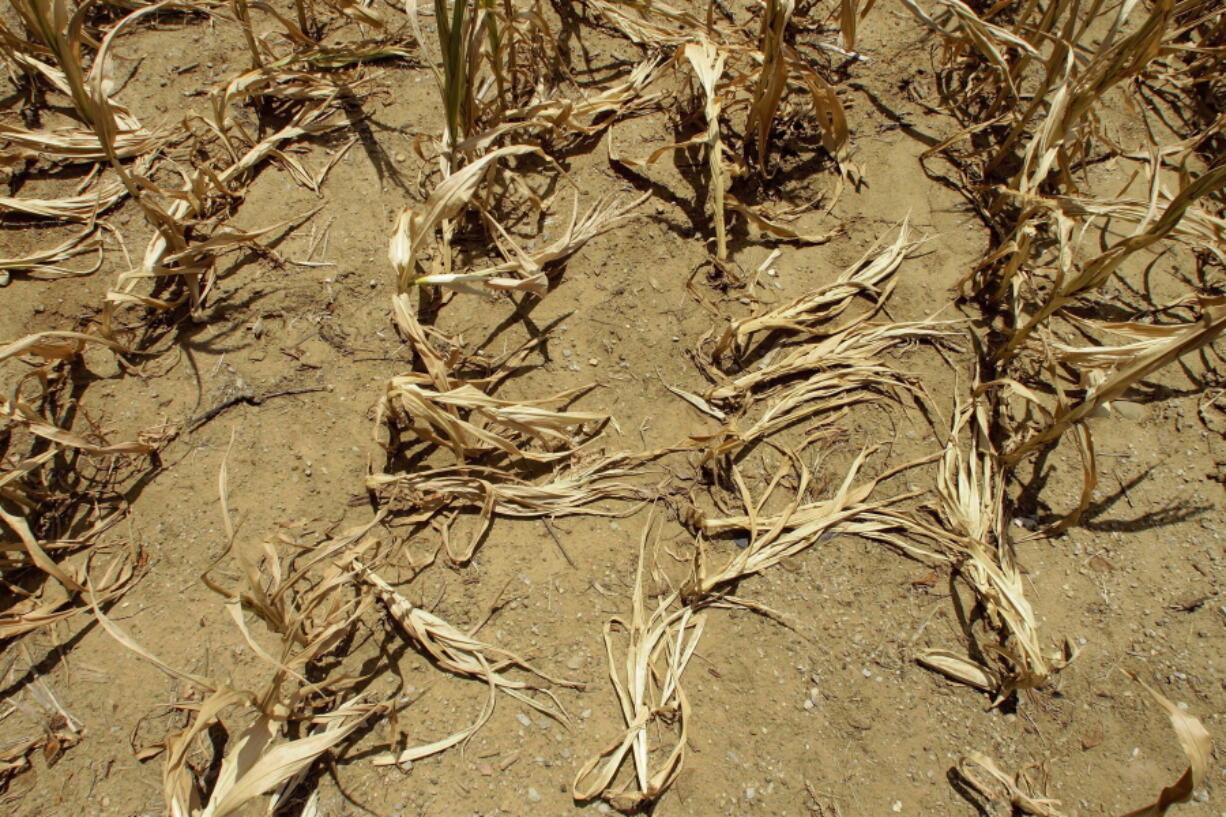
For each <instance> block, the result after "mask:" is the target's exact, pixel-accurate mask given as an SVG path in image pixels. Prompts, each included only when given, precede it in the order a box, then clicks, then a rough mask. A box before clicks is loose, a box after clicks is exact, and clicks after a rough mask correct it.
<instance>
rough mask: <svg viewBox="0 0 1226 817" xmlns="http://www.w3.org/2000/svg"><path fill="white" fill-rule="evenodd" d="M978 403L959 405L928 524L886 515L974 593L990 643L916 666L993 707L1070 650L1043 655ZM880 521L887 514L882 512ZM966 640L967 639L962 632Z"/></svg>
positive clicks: (932, 656) (1038, 682)
mask: <svg viewBox="0 0 1226 817" xmlns="http://www.w3.org/2000/svg"><path fill="white" fill-rule="evenodd" d="M988 422H989V420H988V413H987V407H986V405H985V404H984V402H983V401H982V400H976V401H975V402H974V403H972V404H966V405H959V406H958V407H957V409H956V410H955V414H954V419H953V425H952V428H951V431H950V438H949V441H948V442H947V443H946V446H945V452H944V455H943V456H942V458H941V461H940V466H939V469H938V475H937V480H938V481H937V497H938V500H939V501H938V502H937V504H936V505H935V506H934V507H932V508H930V511H931V515H932V521H929V520H925V519H922V518H918V517H913V516H909V515H893V518H895V519H896V520H897V521H898V522H899V523H900V524H901V526H902V527H904V528H905V529H907V530H908V531H910V532H911V533H912V534H913V535H914V536H917V537H919V538H921V539H923V540H927V541H931V542H933V543H934V544H935V546H936V548H937V550H938V551H939V552H943V553H945V554H946V555H947V556H948V558H949V559H950V561H951V563H952V565H953V568H954V570H955V571H957V573H958V574H959V575H960V576H961V577H962V578H963V579H965V580H966V582H967V584H969V585H970V587H971V589H972V590H973V592H974V593H975V598H976V600H977V602H978V604H979V606H980V607H981V608H982V610H983V616H984V619H985V621H986V623H987V624H988V626H989V628H990V629H991V631H992V632H993V633H994V635H995V637H996V639H997V643H995V644H990V645H987V646H986V647H984V648H983V649H981V650H977V651H978V652H980V653H982V654H983V655H987V656H991V657H993V658H995V659H996V660H995V662H993V663H991V664H986V663H982V662H980V661H978V660H975V659H974V658H971V657H965V656H961V655H958V654H956V653H953V652H950V651H948V650H926V651H925V652H924V653H923V654H922V655H921V656H920V658H919V661H920V663H921V664H923V665H925V666H927V667H930V668H932V669H934V670H937V671H938V672H941V673H944V674H945V675H948V676H950V677H951V678H954V679H955V680H958V681H961V682H963V683H966V684H969V685H971V686H974V687H977V688H979V689H982V690H984V691H987V692H992V693H994V694H995V695H996V703H1000V702H1001V701H1003V700H1004V699H1005V698H1007V697H1008V696H1009V695H1011V694H1013V692H1015V691H1016V690H1018V689H1030V688H1035V687H1041V686H1043V685H1044V684H1046V683H1047V681H1048V679H1049V678H1050V677H1051V675H1052V673H1053V672H1055V671H1057V670H1059V669H1061V668H1062V667H1063V666H1064V665H1065V664H1066V663H1067V662H1068V660H1070V659H1071V654H1072V651H1071V648H1070V647H1068V646H1067V645H1066V649H1065V651H1064V653H1063V654H1056V655H1048V654H1046V653H1044V652H1043V650H1042V647H1041V646H1040V643H1039V634H1038V622H1037V620H1036V618H1035V615H1034V611H1033V609H1032V608H1031V606H1030V602H1029V601H1028V600H1027V599H1026V593H1025V588H1024V586H1023V582H1022V572H1021V570H1020V568H1019V567H1018V565H1017V562H1016V557H1015V554H1014V550H1013V544H1012V542H1011V541H1010V539H1009V526H1008V523H1007V520H1006V518H1005V504H1004V502H1005V499H1004V490H1005V474H1004V472H1003V471H1002V469H1001V462H1000V459H999V457H998V456H997V454H996V452H995V450H994V449H993V448H992V444H991V441H990V439H989V437H988V433H989V431H988V429H989V425H988ZM887 516H891V515H889V514H887ZM966 635H967V637H968V638H973V636H972V634H971V633H970V632H968V633H967V634H966Z"/></svg>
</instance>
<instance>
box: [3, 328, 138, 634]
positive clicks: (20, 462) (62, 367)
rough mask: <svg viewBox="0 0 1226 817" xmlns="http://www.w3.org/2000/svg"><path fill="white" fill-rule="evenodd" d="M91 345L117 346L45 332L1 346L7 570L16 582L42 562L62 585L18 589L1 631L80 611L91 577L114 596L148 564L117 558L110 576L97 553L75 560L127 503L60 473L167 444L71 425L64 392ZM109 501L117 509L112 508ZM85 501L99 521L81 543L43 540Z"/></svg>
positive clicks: (134, 556)
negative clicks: (116, 438) (81, 489)
mask: <svg viewBox="0 0 1226 817" xmlns="http://www.w3.org/2000/svg"><path fill="white" fill-rule="evenodd" d="M87 344H96V345H100V346H103V347H107V348H114V344H112V343H111V342H110V341H107V340H105V339H103V338H99V337H97V336H94V335H88V334H83V333H79V332H41V333H38V334H34V335H27V336H26V337H24V338H21V339H19V340H17V341H14V342H12V343H9V344H7V345H5V346H3V347H0V367H3V368H2V370H3V371H4V372H5V374H6V375H9V376H10V379H9V380H8V381H7V382H6V383H5V384H4V385H5V390H4V391H3V392H0V441H2V442H3V446H2V448H0V531H4V532H5V533H6V536H5V538H7V539H9V540H10V541H11V544H9V545H7V546H6V547H5V548H4V549H3V551H0V552H2V553H3V557H2V558H0V572H3V574H4V576H5V579H6V580H8V581H15V580H16V578H17V574H18V573H19V572H21V571H24V570H27V569H30V568H33V569H35V570H37V571H39V572H41V573H43V574H46V576H48V577H50V578H52V579H54V580H55V582H57V583H58V586H48V587H44V588H43V589H42V590H40V591H39V592H37V593H35V594H34V595H30V596H25V597H24V598H23V597H22V595H17V594H14V596H13V598H12V600H13V602H14V604H13V606H12V607H8V608H6V609H5V610H4V611H3V615H2V616H0V627H2V628H3V629H4V630H6V631H7V632H9V633H10V634H17V633H19V632H21V631H24V630H28V629H33V628H34V627H37V626H41V625H42V624H44V623H50V622H53V621H57V620H61V619H64V618H67V617H68V616H69V615H72V614H73V613H74V612H75V611H76V609H78V608H76V607H73V606H71V604H72V602H73V601H74V600H75V599H77V598H78V596H79V594H83V593H84V592H85V590H86V587H87V585H89V584H90V583H91V582H97V583H98V584H97V585H96V586H95V591H94V592H95V593H96V594H98V595H99V596H100V597H105V598H115V597H116V596H118V595H119V594H120V593H122V592H123V591H124V590H125V589H126V588H127V587H128V586H130V585H131V583H132V582H133V581H134V579H135V578H136V577H138V576H139V575H140V567H141V565H143V556H142V554H140V553H139V551H138V550H136V549H131V551H130V552H127V553H125V552H123V551H120V552H118V553H117V554H115V556H114V558H113V559H112V560H111V562H110V563H109V564H108V565H107V567H106V568H105V570H103V571H101V573H99V571H97V570H96V569H95V568H94V565H93V554H87V555H86V556H85V557H84V558H78V557H76V556H74V554H77V553H79V552H80V551H82V550H86V549H88V548H90V547H91V546H92V545H93V544H94V541H95V538H96V537H97V536H98V534H100V533H102V532H103V531H105V530H106V529H107V528H109V527H110V526H111V525H113V524H114V523H115V522H116V521H118V520H119V519H120V518H121V517H122V511H123V508H124V505H123V503H122V501H120V500H119V499H118V497H116V498H115V500H107V501H104V502H103V501H99V499H98V496H97V495H96V494H95V496H94V497H92V498H91V501H89V502H88V503H87V502H84V501H82V500H81V499H80V498H77V497H74V496H73V495H72V491H71V488H69V487H67V486H65V485H64V483H63V480H62V479H61V477H60V476H59V475H60V474H62V473H70V472H71V471H72V470H73V469H74V468H81V469H82V470H85V469H84V467H83V466H84V464H85V463H86V462H87V461H89V460H106V461H110V462H112V463H115V462H116V461H118V460H119V458H121V457H141V456H142V455H145V454H149V453H151V452H153V451H155V450H156V448H157V445H156V443H157V441H158V438H157V436H156V435H154V434H152V433H149V434H147V435H144V439H138V440H133V441H130V442H114V443H113V442H109V441H107V440H106V439H104V438H103V437H102V436H101V434H100V433H98V431H97V430H94V431H91V432H84V433H83V432H81V431H75V430H73V429H72V428H70V427H69V426H70V423H71V419H70V418H71V417H72V416H74V415H75V414H76V413H75V412H72V413H69V412H67V411H65V410H64V409H63V407H62V406H61V407H60V408H59V409H57V408H56V406H57V405H60V404H61V401H60V400H58V399H56V397H55V396H56V395H57V394H59V393H60V390H61V389H62V388H63V387H64V386H66V385H68V383H69V379H70V369H69V364H70V363H72V362H73V361H75V360H77V359H79V357H80V355H81V354H82V352H83V350H84V349H85V347H86V345H87ZM14 369H17V371H16V372H15V371H14ZM120 473H123V472H122V471H121V472H120ZM111 478H113V477H111ZM108 505H111V506H114V507H111V508H110V509H109V512H104V509H106V508H107V506H108ZM82 506H84V507H88V508H91V509H92V512H93V514H95V515H96V516H97V519H96V522H95V524H93V525H92V526H90V527H87V528H85V530H83V531H81V532H80V533H78V534H77V535H76V536H75V537H74V538H72V539H56V538H54V534H52V535H51V537H50V538H44V537H45V536H46V533H47V528H46V527H44V523H49V522H55V523H57V524H66V523H67V522H68V521H70V520H72V519H73V517H74V516H75V515H76V514H77V513H78V511H79V509H80V508H81V507H82ZM86 519H88V517H83V518H82V519H81V520H80V521H85V520H86ZM47 527H49V528H50V530H51V531H54V530H55V529H56V528H55V527H54V525H48V526H47Z"/></svg>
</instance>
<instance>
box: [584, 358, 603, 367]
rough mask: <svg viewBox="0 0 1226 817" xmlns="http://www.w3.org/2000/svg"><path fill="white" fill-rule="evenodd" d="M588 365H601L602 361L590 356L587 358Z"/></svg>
mask: <svg viewBox="0 0 1226 817" xmlns="http://www.w3.org/2000/svg"><path fill="white" fill-rule="evenodd" d="M587 365H589V366H599V365H600V361H599V360H597V359H596V358H594V357H589V358H588V359H587Z"/></svg>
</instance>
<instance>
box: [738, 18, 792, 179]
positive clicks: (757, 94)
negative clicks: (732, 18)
mask: <svg viewBox="0 0 1226 817" xmlns="http://www.w3.org/2000/svg"><path fill="white" fill-rule="evenodd" d="M795 9H796V4H795V2H794V0H767V3H766V8H765V9H764V10H763V13H762V28H761V31H760V32H759V34H758V49H759V50H760V51H761V52H762V67H761V68H759V69H758V76H757V79H756V80H755V81H754V84H753V90H752V99H751V101H750V104H749V114H748V116H747V117H746V120H745V134H746V136H747V137H748V136H749V135H751V134H752V135H753V137H754V139H755V140H756V142H757V145H758V166H759V167H762V168H765V167H766V155H767V153H768V152H769V151H770V135H771V128H772V127H773V126H774V123H775V114H776V113H777V112H778V111H779V104H780V102H781V101H782V100H783V97H784V96H786V95H787V90H788V63H787V55H786V54H785V51H784V49H785V46H786V43H785V41H784V35H785V33H786V31H787V27H788V22H789V21H790V20H791V19H792V12H793V11H795Z"/></svg>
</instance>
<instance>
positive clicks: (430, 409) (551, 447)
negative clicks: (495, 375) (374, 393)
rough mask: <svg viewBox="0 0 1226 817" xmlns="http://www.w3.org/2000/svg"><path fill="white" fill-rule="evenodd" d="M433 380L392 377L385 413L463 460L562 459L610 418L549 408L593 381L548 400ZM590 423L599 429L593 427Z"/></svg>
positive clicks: (382, 403) (381, 411)
mask: <svg viewBox="0 0 1226 817" xmlns="http://www.w3.org/2000/svg"><path fill="white" fill-rule="evenodd" d="M430 385H431V384H430V383H429V380H428V378H427V377H426V376H424V375H419V374H405V375H400V376H398V377H394V378H392V379H391V380H390V381H389V382H388V384H387V392H386V395H385V396H384V397H383V399H382V400H381V401H380V408H379V417H380V419H382V418H384V417H386V418H388V419H389V420H390V421H392V422H394V423H396V424H397V425H399V426H401V427H405V428H409V429H411V430H412V432H413V434H414V435H415V436H416V437H418V438H419V439H420V440H422V441H423V442H428V443H433V444H435V445H440V446H444V447H446V448H448V449H450V450H451V452H452V454H453V455H454V457H455V459H456V460H457V462H465V461H466V460H469V459H471V458H473V457H475V456H479V455H482V454H488V453H495V452H497V453H501V454H502V455H504V456H506V457H507V458H508V459H509V460H510V461H512V462H515V461H517V460H525V459H526V460H532V461H535V462H548V461H551V460H557V459H562V458H565V457H569V456H570V455H571V454H573V453H574V451H575V450H576V447H577V446H578V445H580V444H581V443H582V442H585V441H587V440H588V439H590V438H591V437H592V436H593V435H594V434H595V433H596V432H597V431H598V430H599V427H600V426H603V425H604V423H605V422H607V421H608V416H607V415H604V414H597V413H594V412H579V411H553V410H550V409H547V408H543V406H545V405H550V404H558V403H563V402H567V401H569V400H571V399H573V398H575V397H577V396H578V395H580V394H583V393H584V392H586V391H588V390H589V389H590V388H591V387H590V386H589V387H580V388H577V389H571V390H569V391H565V392H561V393H560V394H555V395H553V396H552V397H546V398H544V399H538V400H524V401H514V400H501V399H498V398H496V397H490V396H489V395H488V394H486V393H485V392H483V391H481V390H480V389H478V388H476V387H475V386H472V385H469V384H467V383H463V382H462V381H457V383H456V385H455V386H454V387H453V388H451V389H448V390H447V391H443V392H439V391H435V390H433V389H431V388H430ZM588 424H591V425H592V427H593V429H594V430H592V431H589V430H587V429H586V428H585V426H587V425H588Z"/></svg>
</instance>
